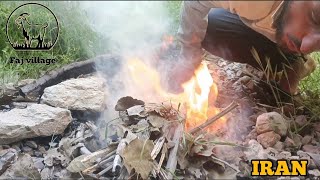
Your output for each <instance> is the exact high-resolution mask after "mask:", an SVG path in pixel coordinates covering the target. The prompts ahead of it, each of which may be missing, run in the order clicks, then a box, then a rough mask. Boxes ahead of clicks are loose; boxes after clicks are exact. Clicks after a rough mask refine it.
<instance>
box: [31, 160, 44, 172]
mask: <svg viewBox="0 0 320 180" xmlns="http://www.w3.org/2000/svg"><path fill="white" fill-rule="evenodd" d="M32 160H33V162H34V166H35V167H36V168H37V169H38V170H39V169H41V170H42V169H44V163H43V158H38V157H32Z"/></svg>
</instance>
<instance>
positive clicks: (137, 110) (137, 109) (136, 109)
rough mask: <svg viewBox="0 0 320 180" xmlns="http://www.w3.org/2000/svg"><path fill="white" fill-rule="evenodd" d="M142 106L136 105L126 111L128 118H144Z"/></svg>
mask: <svg viewBox="0 0 320 180" xmlns="http://www.w3.org/2000/svg"><path fill="white" fill-rule="evenodd" d="M144 110H145V108H144V105H136V106H133V107H130V108H128V109H127V113H128V116H139V117H146V116H147V115H148V114H147V113H145V111H144Z"/></svg>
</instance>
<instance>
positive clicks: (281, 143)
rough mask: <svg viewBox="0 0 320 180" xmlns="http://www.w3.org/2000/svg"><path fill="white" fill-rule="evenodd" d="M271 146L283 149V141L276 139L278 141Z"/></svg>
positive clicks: (279, 149)
mask: <svg viewBox="0 0 320 180" xmlns="http://www.w3.org/2000/svg"><path fill="white" fill-rule="evenodd" d="M273 148H274V149H276V150H277V151H283V148H284V143H283V142H280V141H278V142H277V143H276V144H275V145H274V146H273Z"/></svg>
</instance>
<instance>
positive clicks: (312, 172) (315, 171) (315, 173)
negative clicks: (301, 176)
mask: <svg viewBox="0 0 320 180" xmlns="http://www.w3.org/2000/svg"><path fill="white" fill-rule="evenodd" d="M308 174H309V175H310V176H311V177H319V176H320V171H319V170H318V169H313V170H309V171H308Z"/></svg>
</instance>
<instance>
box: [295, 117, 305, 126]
mask: <svg viewBox="0 0 320 180" xmlns="http://www.w3.org/2000/svg"><path fill="white" fill-rule="evenodd" d="M294 121H295V123H296V124H297V125H298V127H302V126H304V125H305V124H306V123H307V122H308V121H307V117H306V116H305V115H299V116H297V117H296V119H295V120H294Z"/></svg>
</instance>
